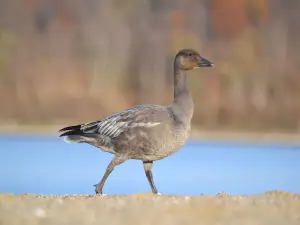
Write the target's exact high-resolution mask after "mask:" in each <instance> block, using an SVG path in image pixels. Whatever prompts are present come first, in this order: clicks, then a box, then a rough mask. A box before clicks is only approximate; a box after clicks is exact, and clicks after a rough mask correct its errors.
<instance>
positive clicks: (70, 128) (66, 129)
mask: <svg viewBox="0 0 300 225" xmlns="http://www.w3.org/2000/svg"><path fill="white" fill-rule="evenodd" d="M80 128H81V124H79V125H75V126H68V127H64V128H62V129H60V130H59V131H58V132H62V131H68V130H78V129H80Z"/></svg>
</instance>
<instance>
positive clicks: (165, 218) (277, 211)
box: [0, 191, 300, 225]
mask: <svg viewBox="0 0 300 225" xmlns="http://www.w3.org/2000/svg"><path fill="white" fill-rule="evenodd" d="M0 224H1V225H2V224H3V225H10V224H24V225H26V224H30V225H35V224H53V225H54V224H55V225H60V224H63V225H68V224H70V225H76V224H78V225H79V224H80V225H83V224H97V225H99V224H107V225H115V224H139V225H148V224H149V225H150V224H156V225H160V224H162V225H177V224H178V225H185V224H195V225H196V224H197V225H202V224H205V225H208V224H209V225H210V224H212V225H214V224H216V225H217V224H218V225H222V224H229V225H248V224H249V225H250V224H266V225H277V224H278V225H299V224H300V194H294V193H290V192H284V191H269V192H266V193H263V194H258V195H228V194H226V193H220V194H217V195H213V196H208V195H201V196H177V195H161V196H153V195H152V194H151V193H138V194H133V195H108V196H96V195H35V194H21V195H13V194H6V193H3V194H0Z"/></svg>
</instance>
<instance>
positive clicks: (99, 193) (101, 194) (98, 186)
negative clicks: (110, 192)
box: [94, 184, 106, 197]
mask: <svg viewBox="0 0 300 225" xmlns="http://www.w3.org/2000/svg"><path fill="white" fill-rule="evenodd" d="M94 187H96V188H95V193H96V194H97V195H100V196H101V197H102V196H106V194H103V193H102V187H101V186H100V185H99V184H95V185H94Z"/></svg>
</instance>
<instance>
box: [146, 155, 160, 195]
mask: <svg viewBox="0 0 300 225" xmlns="http://www.w3.org/2000/svg"><path fill="white" fill-rule="evenodd" d="M143 164H144V170H145V174H146V176H147V179H148V181H149V184H150V186H151V189H152V193H153V194H155V195H157V194H159V193H158V192H157V189H156V187H155V185H154V182H153V176H152V172H151V169H152V165H153V162H152V161H144V162H143Z"/></svg>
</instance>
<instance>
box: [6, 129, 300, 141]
mask: <svg viewBox="0 0 300 225" xmlns="http://www.w3.org/2000/svg"><path fill="white" fill-rule="evenodd" d="M64 126H67V125H49V126H48V125H47V126H46V125H0V136H1V135H12V134H20V135H48V136H58V134H59V132H58V130H59V129H60V128H62V127H64ZM190 139H191V140H233V141H235V140H238V141H254V142H268V141H272V142H279V143H280V142H285V143H287V142H288V143H294V144H300V132H283V131H272V132H271V131H266V132H263V131H237V130H221V129H219V130H209V129H206V130H204V129H196V128H194V129H192V131H191V134H190Z"/></svg>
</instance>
